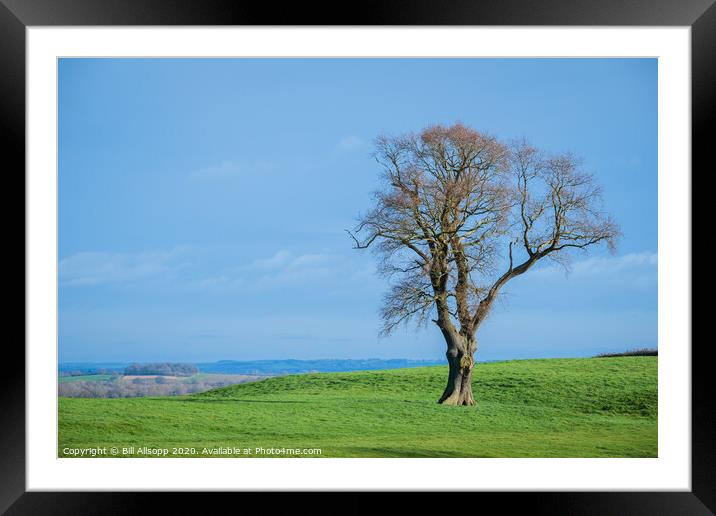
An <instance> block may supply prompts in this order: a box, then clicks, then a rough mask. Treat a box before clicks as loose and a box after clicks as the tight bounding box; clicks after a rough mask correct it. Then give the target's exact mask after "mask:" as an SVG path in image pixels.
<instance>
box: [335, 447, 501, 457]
mask: <svg viewBox="0 0 716 516" xmlns="http://www.w3.org/2000/svg"><path fill="white" fill-rule="evenodd" d="M344 450H345V451H347V452H349V453H350V454H351V455H352V456H354V457H365V458H377V457H385V458H422V459H425V458H468V457H469V458H475V457H479V458H485V457H489V455H465V454H463V453H460V452H454V451H449V450H416V449H410V448H377V447H376V448H370V447H351V448H344Z"/></svg>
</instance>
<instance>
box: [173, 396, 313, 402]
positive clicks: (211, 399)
mask: <svg viewBox="0 0 716 516" xmlns="http://www.w3.org/2000/svg"><path fill="white" fill-rule="evenodd" d="M162 401H182V402H184V403H187V402H189V403H216V402H217V401H218V402H223V403H230V402H231V403H233V402H238V403H311V402H310V401H300V400H250V399H242V398H181V397H178V396H173V397H169V396H167V397H166V398H162Z"/></svg>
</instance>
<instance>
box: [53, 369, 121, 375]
mask: <svg viewBox="0 0 716 516" xmlns="http://www.w3.org/2000/svg"><path fill="white" fill-rule="evenodd" d="M90 374H111V375H118V374H120V373H119V372H118V371H117V370H116V369H105V368H103V367H98V368H90V369H65V370H61V371H60V372H59V375H60V376H87V375H90Z"/></svg>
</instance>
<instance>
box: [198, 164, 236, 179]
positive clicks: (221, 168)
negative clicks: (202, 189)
mask: <svg viewBox="0 0 716 516" xmlns="http://www.w3.org/2000/svg"><path fill="white" fill-rule="evenodd" d="M242 170H243V167H241V166H239V164H238V163H236V162H234V161H222V162H221V163H220V164H218V165H215V166H211V167H206V168H201V169H198V170H194V171H192V172H191V174H190V176H191V177H193V178H197V179H230V178H234V177H238V176H239V175H240V174H241V172H242Z"/></svg>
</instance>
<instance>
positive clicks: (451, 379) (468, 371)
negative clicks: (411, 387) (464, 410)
mask: <svg viewBox="0 0 716 516" xmlns="http://www.w3.org/2000/svg"><path fill="white" fill-rule="evenodd" d="M462 348H463V349H460V348H458V347H455V346H450V344H448V351H447V353H446V354H445V355H446V356H447V360H448V365H449V367H450V369H449V373H448V381H447V386H446V387H445V391H444V392H443V395H442V396H441V397H440V399H439V400H438V403H442V404H443V405H474V404H475V398H474V397H473V396H472V368H473V367H474V366H475V359H474V358H473V355H474V353H475V345H474V341H473V340H472V339H466V342H465V345H464V346H462Z"/></svg>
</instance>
